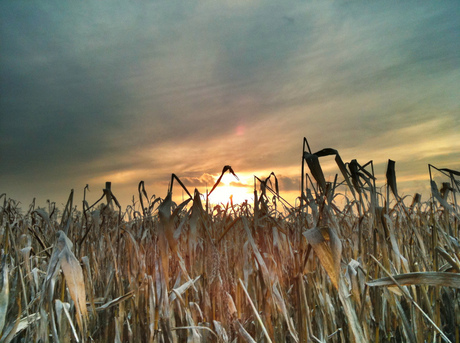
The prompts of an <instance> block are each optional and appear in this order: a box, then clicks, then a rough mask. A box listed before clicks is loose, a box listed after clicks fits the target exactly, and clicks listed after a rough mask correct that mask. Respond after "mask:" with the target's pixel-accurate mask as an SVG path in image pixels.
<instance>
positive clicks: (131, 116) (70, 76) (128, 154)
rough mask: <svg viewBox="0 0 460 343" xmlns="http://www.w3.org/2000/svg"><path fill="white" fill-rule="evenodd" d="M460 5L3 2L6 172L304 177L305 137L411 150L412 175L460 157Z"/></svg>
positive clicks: (56, 180) (23, 185)
mask: <svg viewBox="0 0 460 343" xmlns="http://www.w3.org/2000/svg"><path fill="white" fill-rule="evenodd" d="M458 14H459V7H458V5H457V4H456V2H455V1H452V2H450V1H445V2H443V4H442V5H439V4H437V5H433V4H430V3H423V4H420V3H419V2H404V3H398V4H392V5H388V4H386V3H372V4H363V3H351V2H345V1H343V2H342V1H338V2H333V3H328V2H321V3H317V2H310V1H306V2H295V1H286V2H275V1H268V2H261V1H244V2H238V3H234V2H219V3H214V2H199V3H192V2H187V3H184V2H174V1H172V2H152V3H148V4H147V3H145V4H139V3H119V4H112V5H111V6H107V5H106V4H104V3H102V2H95V3H91V4H80V3H69V4H64V3H62V2H58V1H52V2H47V3H23V2H2V3H1V4H0V22H1V24H0V25H1V31H0V34H1V39H2V54H0V62H1V64H2V66H3V68H1V70H0V92H1V94H2V97H0V111H1V116H0V136H1V137H2V140H1V142H0V156H2V162H3V164H2V165H3V167H2V171H1V174H2V175H1V176H2V178H1V181H0V182H1V186H2V187H5V188H4V189H6V190H8V191H10V190H13V189H17V190H19V189H20V190H21V192H28V194H32V193H34V191H36V192H38V193H42V192H43V193H46V194H50V196H51V195H52V194H57V193H56V192H58V187H62V188H64V189H66V191H65V192H67V189H69V188H70V187H83V186H84V185H85V184H86V183H88V182H94V183H99V182H102V180H108V179H112V180H117V183H119V184H120V187H122V188H123V189H124V190H126V192H127V193H128V192H129V191H128V189H129V187H131V186H132V188H133V191H132V192H136V190H137V183H138V182H139V181H140V180H145V181H146V183H149V185H151V187H152V188H153V187H156V188H155V192H159V191H160V190H161V192H163V189H164V187H165V186H167V183H168V182H169V178H170V175H171V173H176V174H177V175H178V176H179V177H180V178H181V179H183V180H185V181H184V183H185V182H187V184H190V185H191V187H195V186H203V182H204V184H206V183H207V182H208V180H207V179H205V178H203V175H208V176H211V175H214V173H215V174H216V175H217V174H218V173H219V172H220V170H221V169H222V166H224V165H226V164H230V165H232V167H233V168H234V169H235V171H236V172H237V174H238V175H240V173H243V174H245V173H246V174H250V175H252V174H254V173H258V172H261V171H262V172H266V171H268V173H267V175H268V174H269V172H270V171H275V172H276V173H277V174H278V173H281V172H282V173H283V177H281V176H280V188H281V189H283V188H284V189H286V190H292V191H294V190H297V189H298V181H296V179H297V176H296V175H297V174H299V171H298V169H299V168H300V163H299V162H300V151H299V150H300V146H301V144H302V138H303V137H304V136H306V137H307V138H308V139H309V142H310V144H311V146H312V149H313V150H315V151H316V150H320V149H322V148H325V147H332V148H336V149H338V150H339V152H340V153H341V155H342V158H344V160H350V159H352V158H358V159H359V160H361V159H362V160H370V159H374V160H375V163H376V165H378V166H381V167H382V168H384V166H385V163H386V161H387V159H388V158H392V159H396V160H397V162H398V166H399V167H400V168H401V169H400V170H399V173H400V174H402V175H403V176H404V177H407V175H410V173H413V174H414V175H422V174H423V172H424V171H425V170H426V163H428V162H427V161H435V162H436V163H439V164H444V165H443V166H445V167H452V168H454V169H455V166H458V162H457V161H456V159H455V156H456V154H457V155H458V152H459V151H460V147H459V146H458V144H456V143H455V142H458V141H459V138H460V137H459V133H458V132H460V122H459V119H458V115H457V113H458V111H459V109H460V103H459V100H458V99H459V97H458V90H457V88H458V82H459V80H460V68H459V66H458V63H457V61H458V60H459V58H460V56H459V54H460V52H459V51H460V49H459V43H458V39H455V37H457V36H458V33H460V25H459V24H458V21H457V20H456V19H457V18H458ZM411 168H412V171H411ZM208 173H209V174H208ZM280 175H281V174H280ZM209 181H210V180H209ZM13 185H14V186H13ZM153 185H155V186H153ZM69 186H70V187H69Z"/></svg>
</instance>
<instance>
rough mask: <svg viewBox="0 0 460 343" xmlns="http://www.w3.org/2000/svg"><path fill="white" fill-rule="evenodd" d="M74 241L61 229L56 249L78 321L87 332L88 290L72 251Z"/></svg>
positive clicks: (83, 330)
mask: <svg viewBox="0 0 460 343" xmlns="http://www.w3.org/2000/svg"><path fill="white" fill-rule="evenodd" d="M72 245H73V244H72V242H71V241H70V239H69V238H67V236H66V234H65V233H64V232H63V231H61V230H59V231H58V238H57V242H56V249H57V250H58V251H59V255H58V256H59V263H60V265H61V268H62V271H63V273H64V277H65V280H66V283H67V287H68V289H69V293H70V297H71V298H72V300H73V302H74V303H75V309H76V311H77V323H78V327H79V328H80V330H81V332H86V321H87V319H88V312H87V309H86V291H85V282H84V277H83V270H82V268H81V266H80V263H79V262H78V260H77V258H76V257H75V255H74V254H73V252H72V250H71V249H72Z"/></svg>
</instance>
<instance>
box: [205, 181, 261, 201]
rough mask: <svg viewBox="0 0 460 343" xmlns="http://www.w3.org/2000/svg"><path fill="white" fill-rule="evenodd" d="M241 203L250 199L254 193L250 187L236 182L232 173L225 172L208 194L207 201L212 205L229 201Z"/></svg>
mask: <svg viewBox="0 0 460 343" xmlns="http://www.w3.org/2000/svg"><path fill="white" fill-rule="evenodd" d="M230 197H231V198H232V201H233V204H241V203H243V202H244V201H245V200H248V201H252V200H253V199H254V194H253V191H252V188H249V187H247V186H245V185H244V184H243V183H242V182H238V181H237V180H236V179H235V177H234V176H233V175H230V174H226V175H224V176H223V177H222V180H221V182H220V184H219V186H217V187H216V189H215V190H214V191H213V192H212V193H211V195H210V196H209V202H210V203H211V204H214V205H218V204H224V205H225V204H227V203H230Z"/></svg>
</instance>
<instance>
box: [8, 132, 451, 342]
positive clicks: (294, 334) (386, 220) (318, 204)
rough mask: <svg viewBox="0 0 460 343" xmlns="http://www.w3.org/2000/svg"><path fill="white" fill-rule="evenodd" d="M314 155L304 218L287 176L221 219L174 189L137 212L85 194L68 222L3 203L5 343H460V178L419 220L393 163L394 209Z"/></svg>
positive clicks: (355, 172) (215, 209) (307, 154)
mask: <svg viewBox="0 0 460 343" xmlns="http://www.w3.org/2000/svg"><path fill="white" fill-rule="evenodd" d="M305 143H306V140H304V153H303V158H302V160H303V162H304V163H302V176H303V177H302V189H304V190H305V191H304V192H303V195H302V197H300V198H299V199H298V204H297V206H295V207H293V206H291V205H289V204H288V203H287V202H286V201H284V199H283V198H282V197H281V196H282V194H280V193H279V191H278V182H277V179H276V176H275V174H273V173H272V174H271V175H270V176H269V178H267V179H262V178H255V181H256V185H255V201H254V203H251V204H249V203H247V202H246V203H243V204H238V205H232V204H231V203H230V204H226V205H225V204H220V205H218V206H213V205H211V204H208V203H207V201H206V196H202V195H200V194H199V193H198V192H197V191H195V193H194V194H193V195H191V194H190V193H188V190H186V188H185V185H183V184H182V183H181V182H180V179H179V178H177V177H176V176H175V175H173V176H172V178H171V185H170V188H169V190H168V194H167V196H166V197H165V198H164V199H161V198H153V197H151V198H149V197H148V195H147V192H146V190H145V188H144V183H143V182H141V183H140V184H139V197H138V200H137V201H136V202H135V203H134V204H133V205H132V206H128V207H127V208H126V209H125V210H122V209H121V208H120V206H119V204H118V201H117V199H116V197H115V196H114V195H113V194H112V192H111V189H110V184H109V183H108V184H107V185H106V188H105V189H104V194H103V196H102V197H101V199H100V202H97V203H96V204H94V205H92V206H90V205H89V204H87V203H86V201H84V202H83V207H82V208H81V209H80V210H78V206H76V205H75V204H74V202H73V192H72V193H71V194H70V196H69V200H68V203H67V206H66V207H65V209H64V210H61V211H60V210H59V209H57V208H55V206H54V204H53V203H49V206H48V208H46V209H44V208H36V207H35V205H34V204H31V205H30V207H29V208H28V209H24V210H23V211H22V212H21V211H20V210H19V208H18V205H17V203H16V202H15V201H14V200H11V199H8V198H7V196H6V195H5V194H3V195H2V197H1V198H0V199H2V200H3V206H1V207H0V239H1V241H0V244H1V251H2V259H1V273H0V274H1V275H0V287H1V288H0V290H1V292H0V332H1V336H0V341H1V342H10V341H11V342H39V341H41V342H77V341H83V342H93V341H94V342H414V343H415V342H440V341H445V342H460V332H459V327H460V309H459V306H460V295H459V288H460V274H459V272H460V244H459V237H460V236H459V219H460V218H459V215H460V211H459V207H458V205H457V203H456V194H458V191H459V182H458V181H457V179H456V177H458V176H459V175H460V173H458V172H456V171H453V170H449V169H436V168H435V167H433V166H430V171H431V170H433V171H436V172H440V173H443V174H444V175H445V176H446V177H447V179H448V180H450V182H449V183H445V184H443V186H442V188H441V189H440V190H438V187H437V185H436V184H435V183H434V181H432V184H431V185H432V197H431V200H430V201H428V202H426V203H422V202H420V197H419V196H418V195H416V196H414V198H413V201H412V204H405V202H404V201H403V199H401V198H400V197H399V195H398V192H397V185H396V177H395V171H394V163H393V162H392V161H389V164H388V170H387V187H386V191H384V192H383V194H382V193H381V192H380V191H379V189H378V188H376V186H375V178H374V175H373V165H372V162H370V163H368V164H365V165H360V164H359V163H358V162H357V161H356V160H353V161H351V162H350V163H343V162H342V160H341V158H340V156H339V154H338V153H337V151H335V150H333V149H324V150H321V151H319V152H317V153H314V154H313V153H311V151H309V149H305ZM307 145H308V143H307ZM323 156H333V157H334V158H335V161H336V162H337V166H338V169H339V171H340V173H339V175H340V177H338V176H336V178H335V181H334V182H326V181H325V178H324V175H323V171H322V169H321V165H320V162H319V158H321V157H323ZM304 165H305V167H306V168H305V169H304ZM227 170H229V171H232V170H231V168H230V169H229V167H227V169H225V168H224V171H223V172H225V171H227ZM430 178H431V175H430ZM339 179H342V182H339V181H338V180H339ZM174 184H175V185H179V186H180V187H182V188H183V189H184V190H185V191H186V192H187V194H188V195H189V198H188V200H186V201H185V202H184V203H182V204H175V203H174V202H173V201H172V192H173V185H174ZM340 187H345V188H346V189H347V191H348V194H349V198H348V199H347V202H346V204H345V205H344V206H342V207H339V206H338V205H337V204H336V203H335V199H336V195H337V194H338V190H339V189H340ZM384 190H385V189H384ZM405 200H408V199H405ZM103 202H104V203H103Z"/></svg>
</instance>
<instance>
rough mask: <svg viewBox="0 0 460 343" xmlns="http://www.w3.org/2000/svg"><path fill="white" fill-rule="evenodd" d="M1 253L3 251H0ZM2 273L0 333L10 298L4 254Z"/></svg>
mask: <svg viewBox="0 0 460 343" xmlns="http://www.w3.org/2000/svg"><path fill="white" fill-rule="evenodd" d="M2 253H3V251H2ZM1 273H2V275H1V280H0V281H1V284H0V288H1V291H0V333H1V332H2V330H3V327H4V326H5V319H6V311H7V309H8V301H9V300H10V297H9V293H10V288H9V278H8V275H9V274H8V264H7V263H6V256H5V255H3V256H2V272H1Z"/></svg>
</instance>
